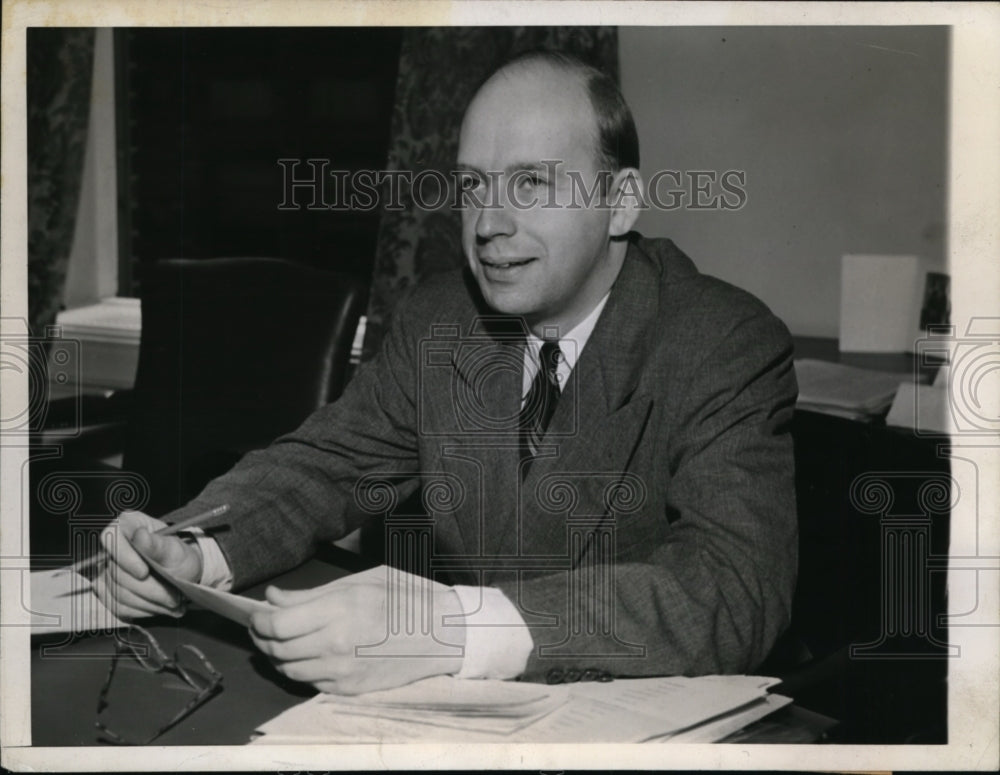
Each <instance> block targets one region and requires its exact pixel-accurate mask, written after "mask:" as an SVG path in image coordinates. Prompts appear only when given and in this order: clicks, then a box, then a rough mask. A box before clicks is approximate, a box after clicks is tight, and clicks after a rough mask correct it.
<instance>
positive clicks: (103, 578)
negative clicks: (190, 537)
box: [94, 511, 202, 619]
mask: <svg viewBox="0 0 1000 775" xmlns="http://www.w3.org/2000/svg"><path fill="white" fill-rule="evenodd" d="M163 527H166V523H165V522H162V521H161V520H159V519H156V518H155V517H150V516H148V515H146V514H143V513H141V512H139V511H124V512H122V513H121V514H120V515H119V517H118V519H116V520H115V521H114V522H112V523H111V524H110V525H108V527H106V528H104V530H103V531H102V532H101V544H102V545H103V546H104V548H105V550H106V551H107V554H108V562H107V564H106V566H105V568H104V570H103V571H102V572H101V575H100V576H98V578H97V579H96V580H95V581H94V591H95V592H96V593H97V597H98V598H99V599H100V600H101V602H102V603H104V605H105V606H106V607H107V608H108V609H109V610H110V611H111V612H112V613H113V614H114V615H115V616H117V617H119V618H121V619H132V618H135V617H139V616H154V615H156V614H167V615H168V616H181V615H182V614H183V613H184V600H183V598H182V597H181V596H180V595H179V594H178V593H177V592H176V591H175V590H173V589H171V588H169V587H167V586H166V585H164V584H163V583H161V582H160V581H159V579H157V578H156V576H154V575H153V574H152V573H150V570H149V566H148V565H147V564H146V562H145V560H143V559H142V557H141V556H140V555H139V552H137V551H136V547H138V549H140V550H141V551H142V552H143V553H144V554H146V555H148V556H149V557H150V558H151V559H153V560H155V561H156V562H158V563H159V564H160V565H162V566H163V567H164V568H166V569H167V570H169V571H170V572H171V573H172V574H174V575H175V576H177V577H178V578H181V579H185V580H187V581H195V582H197V581H198V580H199V579H200V578H201V568H202V557H201V550H200V549H199V548H198V545H197V544H196V543H194V542H188V541H185V540H184V539H183V538H180V537H179V536H176V535H172V536H161V535H155V531H157V530H159V529H160V528H163Z"/></svg>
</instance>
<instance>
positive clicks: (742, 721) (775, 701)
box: [650, 694, 792, 743]
mask: <svg viewBox="0 0 1000 775" xmlns="http://www.w3.org/2000/svg"><path fill="white" fill-rule="evenodd" d="M791 703H792V698H791V697H783V696H782V695H780V694H768V695H767V696H766V697H762V698H761V699H760V700H759V701H758V702H755V703H753V704H751V705H749V706H747V707H746V708H741V709H740V710H734V711H732V712H731V713H727V714H726V715H724V716H720V717H719V718H717V719H714V720H712V721H708V722H706V723H704V724H700V725H699V726H696V727H694V729H688V730H686V731H684V732H678V733H677V734H675V735H667V736H665V737H662V738H659V739H657V740H653V741H650V742H657V743H715V742H718V741H719V740H721V739H722V738H724V737H726V736H727V735H731V734H732V733H733V732H739V731H740V730H741V729H743V728H744V727H747V726H750V724H752V723H753V722H755V721H760V719H762V718H764V717H765V716H769V715H771V714H772V713H774V712H775V711H776V710H781V709H782V708H783V707H785V706H786V705H791Z"/></svg>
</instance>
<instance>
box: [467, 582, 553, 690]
mask: <svg viewBox="0 0 1000 775" xmlns="http://www.w3.org/2000/svg"><path fill="white" fill-rule="evenodd" d="M452 589H454V590H455V592H456V594H458V600H459V602H460V603H461V605H462V612H463V613H464V618H463V621H464V622H465V656H464V658H463V660H462V669H461V670H460V671H459V673H458V677H459V678H497V679H507V678H517V676H519V675H521V673H523V672H524V669H525V667H527V665H528V657H529V656H530V655H531V649H532V648H533V647H534V641H532V639H531V632H530V631H529V630H528V625H526V624H525V623H524V619H523V618H522V617H521V614H520V612H519V611H518V610H517V608H516V607H515V606H514V604H513V603H511V602H510V600H508V599H507V596H506V595H505V594H504V593H503V592H501V591H500V590H499V589H496V588H494V587H468V586H460V585H459V586H454V587H452Z"/></svg>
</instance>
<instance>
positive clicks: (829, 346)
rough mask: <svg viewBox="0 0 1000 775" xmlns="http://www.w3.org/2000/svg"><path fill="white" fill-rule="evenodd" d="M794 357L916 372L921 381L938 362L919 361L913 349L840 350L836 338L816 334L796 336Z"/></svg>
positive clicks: (875, 369) (863, 367)
mask: <svg viewBox="0 0 1000 775" xmlns="http://www.w3.org/2000/svg"><path fill="white" fill-rule="evenodd" d="M793 340H794V343H795V357H796V358H814V359H816V360H820V361H829V362H831V363H842V364H844V365H845V366H855V367H857V368H859V369H872V370H874V371H888V372H890V373H895V374H919V376H920V381H921V382H929V381H930V380H931V379H933V377H934V374H935V373H936V372H937V370H938V368H939V364H921V363H919V362H918V360H917V357H916V356H915V355H914V354H913V353H844V352H841V351H840V346H839V343H838V341H837V340H836V339H830V338H827V337H820V336H796V337H793Z"/></svg>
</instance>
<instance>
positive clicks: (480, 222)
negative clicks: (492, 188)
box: [476, 201, 517, 240]
mask: <svg viewBox="0 0 1000 775" xmlns="http://www.w3.org/2000/svg"><path fill="white" fill-rule="evenodd" d="M516 231H517V222H516V221H515V219H514V215H513V213H512V212H511V210H510V203H509V202H506V201H494V202H489V203H487V204H485V205H483V207H482V208H480V210H479V214H478V215H477V216H476V237H477V238H479V239H480V240H488V239H493V238H494V237H509V236H511V235H512V234H514V232H516Z"/></svg>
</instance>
